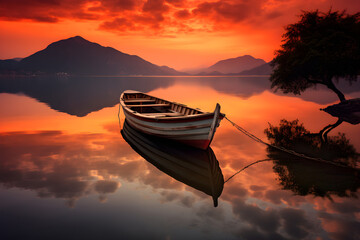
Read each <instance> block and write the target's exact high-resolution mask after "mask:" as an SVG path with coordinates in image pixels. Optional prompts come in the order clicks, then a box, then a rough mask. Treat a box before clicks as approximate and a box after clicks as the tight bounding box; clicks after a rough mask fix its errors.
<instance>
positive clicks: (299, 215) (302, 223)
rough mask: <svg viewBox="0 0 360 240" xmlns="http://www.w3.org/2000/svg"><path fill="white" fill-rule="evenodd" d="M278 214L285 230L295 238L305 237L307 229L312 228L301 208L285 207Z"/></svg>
mask: <svg viewBox="0 0 360 240" xmlns="http://www.w3.org/2000/svg"><path fill="white" fill-rule="evenodd" d="M280 216H281V217H282V219H283V220H284V230H285V232H286V233H287V234H288V235H290V236H291V237H293V238H295V239H302V238H304V237H306V236H307V235H308V232H309V230H312V225H311V223H310V222H309V221H308V220H307V219H306V216H305V213H304V211H302V210H298V209H292V208H285V209H282V210H281V211H280Z"/></svg>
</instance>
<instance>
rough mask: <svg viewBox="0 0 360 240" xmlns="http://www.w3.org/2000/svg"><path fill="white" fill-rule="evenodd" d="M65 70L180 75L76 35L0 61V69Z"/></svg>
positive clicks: (57, 71)
mask: <svg viewBox="0 0 360 240" xmlns="http://www.w3.org/2000/svg"><path fill="white" fill-rule="evenodd" d="M8 70H16V71H17V72H25V73H29V72H30V73H48V74H54V73H68V74H78V75H183V73H181V72H178V71H176V70H174V69H172V68H169V67H166V66H162V67H160V66H157V65H155V64H152V63H150V62H148V61H146V60H144V59H142V58H140V57H138V56H136V55H129V54H126V53H122V52H120V51H118V50H116V49H114V48H111V47H103V46H101V45H100V44H97V43H93V42H90V41H88V40H86V39H84V38H82V37H80V36H76V37H71V38H68V39H65V40H60V41H57V42H54V43H51V44H50V45H49V46H48V47H47V48H45V49H43V50H41V51H38V52H36V53H34V54H32V55H31V56H29V57H26V58H24V59H21V60H20V61H19V62H17V61H15V60H2V61H0V71H1V72H6V71H8Z"/></svg>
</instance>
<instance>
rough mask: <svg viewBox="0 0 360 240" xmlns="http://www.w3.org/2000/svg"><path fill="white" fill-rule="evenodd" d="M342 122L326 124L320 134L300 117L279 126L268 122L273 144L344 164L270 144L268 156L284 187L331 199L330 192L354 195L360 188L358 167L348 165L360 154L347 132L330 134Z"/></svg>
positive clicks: (268, 130) (269, 135)
mask: <svg viewBox="0 0 360 240" xmlns="http://www.w3.org/2000/svg"><path fill="white" fill-rule="evenodd" d="M341 122H342V121H341V120H338V121H337V122H336V123H335V124H330V125H328V126H326V127H324V128H323V129H322V130H321V131H319V133H311V132H310V131H309V130H307V129H306V128H305V127H304V125H303V124H302V123H299V120H294V121H288V120H285V119H283V120H281V121H280V124H279V126H273V125H271V124H269V128H267V129H265V134H266V135H267V138H268V140H269V141H270V142H271V144H272V145H275V146H279V147H285V148H287V149H291V150H294V151H296V152H298V153H302V154H305V155H307V156H310V157H315V158H321V159H323V160H326V161H329V162H332V163H337V164H342V165H343V166H344V167H338V166H334V165H331V164H326V163H321V162H314V161H310V160H306V159H303V158H300V157H297V156H293V155H290V154H288V153H285V152H281V151H279V150H277V149H275V148H273V147H268V148H267V151H268V156H269V157H270V158H272V159H274V160H275V161H274V164H275V165H274V167H273V169H274V171H275V172H276V173H277V174H278V176H279V181H280V184H281V185H282V186H283V188H284V189H289V190H292V191H293V192H295V193H296V194H299V195H307V194H313V195H315V196H321V197H325V196H326V197H329V198H331V197H330V195H331V194H336V195H338V196H355V192H356V191H357V189H358V188H359V170H355V169H352V168H349V167H356V166H357V163H358V162H359V153H357V152H356V150H355V148H354V146H353V145H352V144H351V143H350V141H349V140H348V139H347V138H346V136H345V134H344V133H338V135H336V136H327V135H328V133H329V132H330V131H331V130H333V129H334V128H335V127H337V126H339V125H340V124H341Z"/></svg>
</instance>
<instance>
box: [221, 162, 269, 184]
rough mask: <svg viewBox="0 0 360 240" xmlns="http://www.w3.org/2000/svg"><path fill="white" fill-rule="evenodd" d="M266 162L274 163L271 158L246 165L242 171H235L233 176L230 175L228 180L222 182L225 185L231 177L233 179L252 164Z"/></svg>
mask: <svg viewBox="0 0 360 240" xmlns="http://www.w3.org/2000/svg"><path fill="white" fill-rule="evenodd" d="M267 161H274V159H272V158H266V159H262V160H258V161H256V162H253V163H250V164H249V165H246V166H245V167H243V168H242V169H240V170H239V171H237V172H236V173H234V174H233V175H231V176H230V177H229V178H228V179H226V180H225V181H224V184H225V183H227V182H228V181H229V180H230V179H232V178H233V177H235V176H236V175H238V174H239V173H241V172H242V171H244V170H245V169H247V168H248V167H251V166H252V165H254V164H257V163H261V162H267Z"/></svg>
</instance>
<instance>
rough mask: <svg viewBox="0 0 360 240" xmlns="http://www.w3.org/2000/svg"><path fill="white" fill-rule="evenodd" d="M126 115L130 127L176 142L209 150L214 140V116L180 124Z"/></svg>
mask: <svg viewBox="0 0 360 240" xmlns="http://www.w3.org/2000/svg"><path fill="white" fill-rule="evenodd" d="M124 114H125V118H126V120H127V122H128V123H129V125H131V126H132V127H133V128H135V129H137V130H138V131H141V132H144V133H146V134H149V135H154V136H158V137H162V138H168V139H171V140H175V141H178V142H181V143H183V144H186V145H190V146H193V147H196V148H200V149H207V148H208V146H209V145H210V143H211V140H212V138H213V134H211V126H212V123H213V121H214V116H211V117H209V118H208V119H202V118H199V119H193V120H192V121H191V122H181V121H180V122H179V121H176V120H174V121H170V122H161V121H148V119H141V118H136V117H134V116H133V115H132V114H131V113H129V112H127V111H126V110H125V109H124ZM219 122H220V120H219V119H216V123H215V124H216V125H218V124H219Z"/></svg>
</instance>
